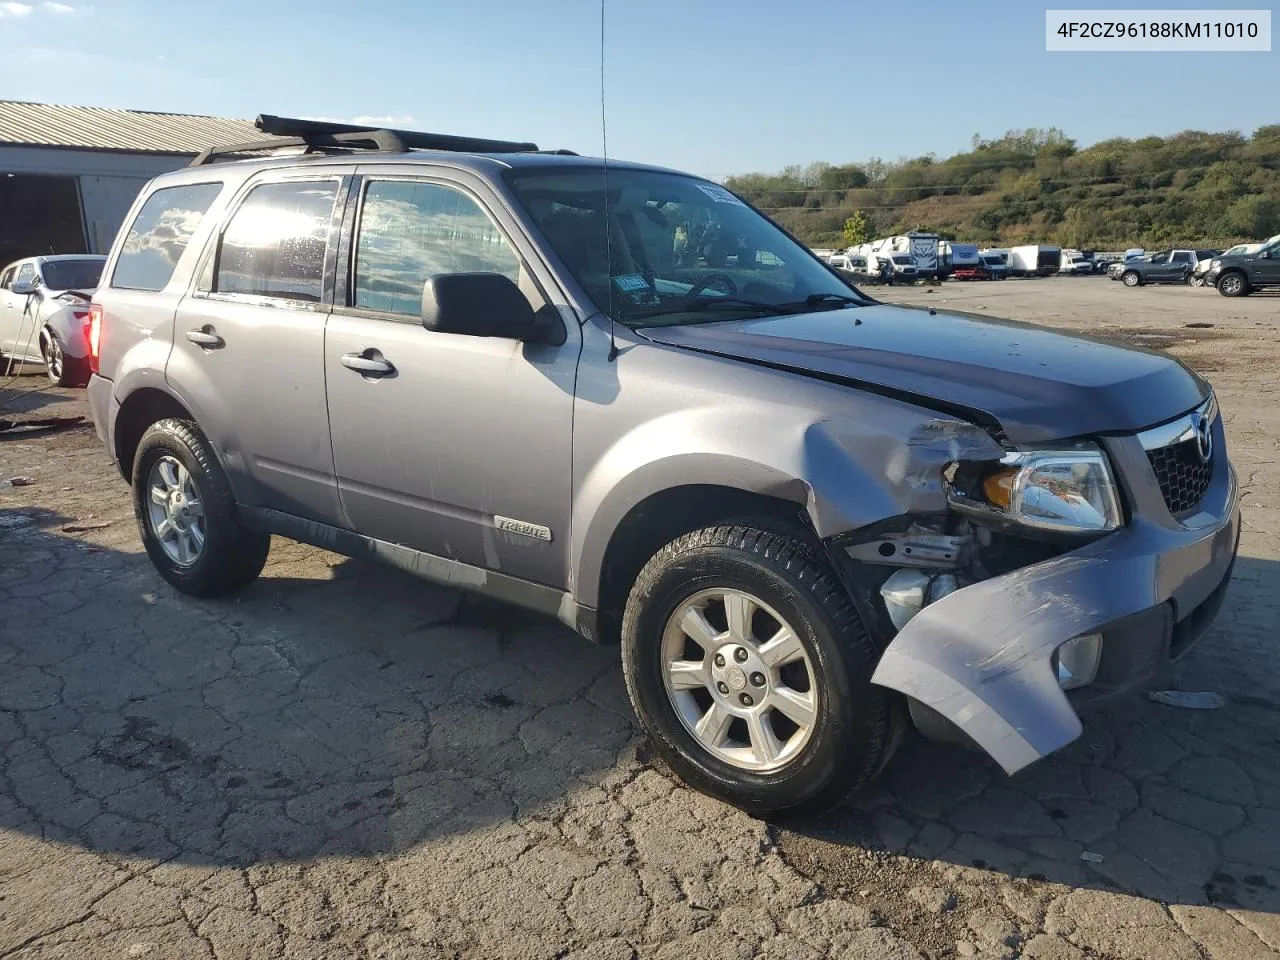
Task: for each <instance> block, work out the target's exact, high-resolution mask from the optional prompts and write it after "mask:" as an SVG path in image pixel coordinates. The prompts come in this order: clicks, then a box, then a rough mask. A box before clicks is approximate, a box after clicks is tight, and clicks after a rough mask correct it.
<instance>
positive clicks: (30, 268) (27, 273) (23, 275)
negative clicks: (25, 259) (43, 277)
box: [17, 263, 36, 283]
mask: <svg viewBox="0 0 1280 960" xmlns="http://www.w3.org/2000/svg"><path fill="white" fill-rule="evenodd" d="M35 276H36V265H35V264H34V263H24V264H23V265H22V266H21V267H20V268H19V270H18V277H17V279H18V280H21V281H22V282H24V283H26V282H27V281H30V280H34V279H35Z"/></svg>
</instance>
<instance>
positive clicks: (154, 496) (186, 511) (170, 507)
mask: <svg viewBox="0 0 1280 960" xmlns="http://www.w3.org/2000/svg"><path fill="white" fill-rule="evenodd" d="M147 522H148V524H149V525H150V527H151V532H152V533H153V534H155V538H156V540H157V541H158V542H159V544H160V547H161V549H163V550H164V552H165V555H166V556H167V557H168V558H169V559H170V560H172V561H173V562H174V563H176V564H178V565H179V566H181V567H189V566H191V565H192V564H194V563H195V562H196V561H197V560H199V559H200V554H201V553H202V552H203V550H204V544H205V522H204V504H203V503H201V500H200V488H199V487H197V486H196V482H195V478H194V477H192V476H191V472H190V471H189V470H187V468H186V467H185V466H183V465H182V463H181V462H180V461H179V460H178V459H177V458H176V457H170V456H162V457H160V458H159V459H157V460H156V462H155V463H153V464H152V465H151V469H150V471H148V473H147Z"/></svg>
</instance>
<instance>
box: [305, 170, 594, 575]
mask: <svg viewBox="0 0 1280 960" xmlns="http://www.w3.org/2000/svg"><path fill="white" fill-rule="evenodd" d="M415 172H416V174H417V175H416V176H415V175H414V173H415ZM449 177H450V175H449V174H447V173H445V172H443V171H442V172H441V174H440V176H439V178H436V177H432V178H430V179H426V178H423V177H422V167H421V166H415V167H409V168H406V170H405V174H404V176H402V177H401V176H392V175H387V174H384V173H383V171H381V170H380V171H379V172H378V174H377V175H376V176H375V175H373V174H370V176H369V177H368V179H366V180H365V181H364V182H363V184H361V185H359V186H358V187H357V188H355V193H354V194H353V197H352V200H351V201H350V202H349V204H348V206H349V212H348V220H347V222H348V224H349V227H346V228H344V233H348V232H349V233H350V235H351V236H352V237H353V242H352V243H351V245H350V246H351V251H350V255H349V257H348V258H346V262H347V263H348V264H349V268H348V271H347V272H346V277H347V278H348V281H349V282H346V283H339V291H338V294H337V299H336V301H335V305H334V310H333V314H332V315H331V316H330V318H329V323H328V327H327V330H326V334H325V350H324V353H325V358H324V364H325V379H326V382H327V384H328V398H329V424H330V431H331V434H332V441H333V458H334V467H335V469H336V472H337V476H338V485H339V489H340V491H341V494H342V502H343V505H344V507H345V508H346V511H347V515H348V518H349V521H350V523H351V526H352V527H353V528H354V529H355V530H357V531H359V532H360V533H363V534H366V535H368V536H371V537H374V538H376V539H379V540H385V541H388V542H391V543H396V544H401V545H404V546H408V547H412V548H414V549H417V550H422V551H425V552H427V553H431V554H434V555H437V556H443V557H447V558H449V559H453V560H459V561H462V562H464V563H468V564H471V565H473V566H478V567H484V568H486V569H490V570H496V571H499V572H501V573H504V574H508V575H511V576H514V577H519V578H522V579H525V580H530V581H534V582H537V583H542V584H547V585H550V586H554V587H563V586H565V584H566V579H567V577H566V565H567V556H568V544H569V510H570V482H571V479H570V478H571V464H570V444H571V439H572V426H573V424H572V417H573V392H574V377H575V373H576V369H577V361H578V352H579V346H580V343H581V341H580V335H579V331H578V326H577V323H576V322H572V321H571V322H568V323H565V332H566V340H565V343H564V344H562V345H560V346H549V345H535V344H526V343H521V342H519V341H516V340H509V339H503V338H496V337H473V336H466V335H462V334H452V333H438V332H435V331H431V330H426V329H424V328H423V326H422V323H421V297H422V287H423V284H424V282H425V281H426V280H427V279H428V278H430V277H432V276H438V275H441V274H446V273H470V272H492V273H501V274H504V275H505V276H507V277H510V278H511V279H512V280H514V281H515V282H516V283H517V284H518V285H519V286H520V288H521V290H522V291H523V292H524V293H525V295H526V296H527V297H528V298H529V299H530V302H531V303H533V305H534V307H535V309H544V310H549V311H557V312H558V311H559V308H558V307H557V306H554V305H552V302H551V301H552V298H553V296H558V294H555V293H554V288H553V287H552V285H551V283H550V278H549V277H548V276H547V275H546V274H544V273H535V270H538V271H541V270H542V267H541V266H540V265H538V266H536V267H534V266H531V264H535V263H536V260H535V259H534V256H533V251H532V248H531V247H530V246H529V245H528V242H527V240H526V239H525V238H524V237H523V236H522V235H521V234H520V233H519V231H518V229H516V225H515V223H514V221H513V220H512V219H511V218H510V215H509V214H508V213H506V212H505V210H503V209H502V207H501V205H500V204H498V203H497V202H496V201H494V200H493V198H492V197H487V195H486V194H485V192H484V187H483V185H482V184H480V183H471V182H467V183H463V182H459V181H453V180H451V179H449ZM486 197H487V201H488V202H486V199H482V198H486ZM564 316H565V314H564V313H561V320H562V322H563V320H564ZM366 361H367V362H366Z"/></svg>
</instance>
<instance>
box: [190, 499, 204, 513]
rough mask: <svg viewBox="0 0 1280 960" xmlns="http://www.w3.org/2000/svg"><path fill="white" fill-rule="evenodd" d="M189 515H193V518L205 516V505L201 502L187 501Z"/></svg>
mask: <svg viewBox="0 0 1280 960" xmlns="http://www.w3.org/2000/svg"><path fill="white" fill-rule="evenodd" d="M187 513H189V514H191V516H193V517H203V516H204V504H203V503H201V502H200V501H199V500H188V501H187Z"/></svg>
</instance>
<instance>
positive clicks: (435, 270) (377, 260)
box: [352, 180, 530, 317]
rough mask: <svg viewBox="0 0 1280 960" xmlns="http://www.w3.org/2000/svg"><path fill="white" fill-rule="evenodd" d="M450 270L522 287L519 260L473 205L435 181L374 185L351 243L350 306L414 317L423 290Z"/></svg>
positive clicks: (366, 198) (393, 181) (370, 189)
mask: <svg viewBox="0 0 1280 960" xmlns="http://www.w3.org/2000/svg"><path fill="white" fill-rule="evenodd" d="M448 273H500V274H502V275H503V276H505V277H508V278H509V279H511V280H512V281H514V282H516V283H517V284H521V288H522V289H524V290H525V293H526V295H529V293H530V290H529V289H528V285H527V284H523V283H521V264H520V257H519V256H518V255H517V254H516V252H515V251H514V250H513V249H512V248H511V246H510V245H509V244H508V243H507V241H506V239H505V238H504V237H503V236H502V233H501V232H500V231H499V230H498V228H497V227H496V226H495V225H494V223H493V221H492V220H490V219H489V217H488V215H487V214H486V213H485V212H484V210H483V209H481V207H480V205H479V204H478V203H476V201H475V200H473V199H471V197H469V196H467V195H466V194H465V193H463V192H462V191H460V190H455V189H454V188H452V187H446V186H442V185H440V184H436V183H418V182H413V181H405V180H384V181H377V180H375V181H373V182H371V183H370V184H369V186H368V189H367V190H366V191H365V195H364V205H363V207H362V208H361V213H360V234H359V239H358V240H357V241H356V269H355V293H354V299H353V302H352V306H356V307H361V308H363V309H365V310H376V311H379V312H382V313H393V314H400V315H404V316H411V317H416V316H418V314H419V312H420V310H421V307H422V286H423V284H424V283H426V282H427V280H428V279H430V278H431V277H435V276H440V275H441V274H448Z"/></svg>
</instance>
